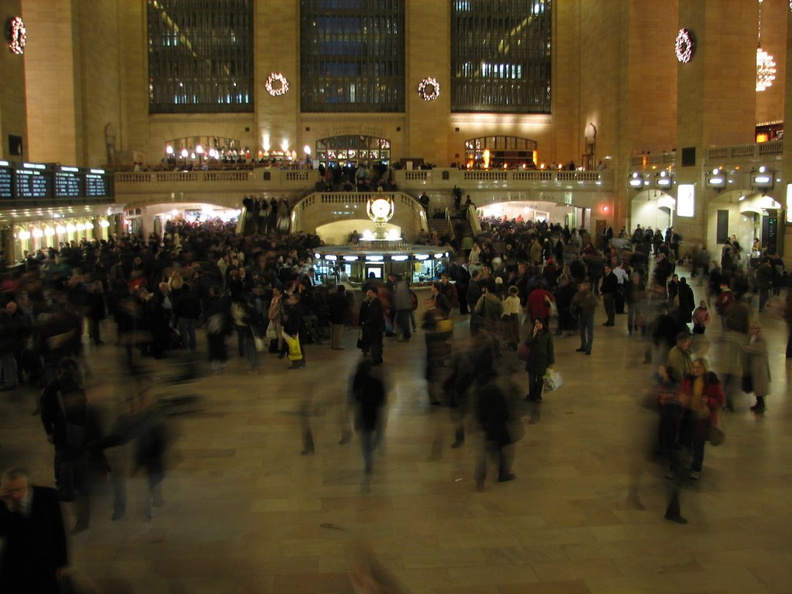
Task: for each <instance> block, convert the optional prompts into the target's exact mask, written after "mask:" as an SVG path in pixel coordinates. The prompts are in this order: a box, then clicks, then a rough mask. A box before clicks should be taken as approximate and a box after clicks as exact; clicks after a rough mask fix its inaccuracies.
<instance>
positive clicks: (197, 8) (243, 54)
mask: <svg viewBox="0 0 792 594" xmlns="http://www.w3.org/2000/svg"><path fill="white" fill-rule="evenodd" d="M147 15H148V51H149V54H148V67H149V112H150V113H226V112H252V111H253V0H223V2H207V1H206V0H148V13H147Z"/></svg>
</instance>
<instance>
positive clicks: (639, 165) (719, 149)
mask: <svg viewBox="0 0 792 594" xmlns="http://www.w3.org/2000/svg"><path fill="white" fill-rule="evenodd" d="M783 156H784V141H783V140H771V141H769V142H756V143H753V144H736V145H733V146H713V147H711V148H708V149H707V152H706V161H705V164H706V165H727V164H731V163H734V164H740V163H755V164H757V165H761V164H763V163H767V162H768V161H778V160H781V159H782V158H783ZM675 162H676V152H675V151H672V152H668V153H658V154H656V155H636V156H634V157H631V158H630V167H631V168H632V169H644V168H649V167H652V166H657V165H660V166H662V167H666V166H668V165H673V164H674V163H675Z"/></svg>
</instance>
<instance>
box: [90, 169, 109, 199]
mask: <svg viewBox="0 0 792 594" xmlns="http://www.w3.org/2000/svg"><path fill="white" fill-rule="evenodd" d="M109 185H110V184H108V183H107V177H106V176H104V175H102V174H99V173H86V174H85V195H86V196H90V197H104V196H108V195H109V191H110V188H109Z"/></svg>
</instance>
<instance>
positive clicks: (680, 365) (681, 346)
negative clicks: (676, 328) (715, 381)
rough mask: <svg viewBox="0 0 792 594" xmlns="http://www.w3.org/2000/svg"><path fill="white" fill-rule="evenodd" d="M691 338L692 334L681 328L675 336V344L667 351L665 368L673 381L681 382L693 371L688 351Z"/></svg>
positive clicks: (691, 358) (691, 359)
mask: <svg viewBox="0 0 792 594" xmlns="http://www.w3.org/2000/svg"><path fill="white" fill-rule="evenodd" d="M691 338H692V334H690V332H689V331H687V330H682V331H681V332H679V333H678V334H677V336H676V345H675V346H674V348H672V349H671V350H670V351H668V359H667V360H666V368H667V369H668V375H670V376H671V378H672V379H673V380H674V381H677V382H681V381H682V380H683V379H684V378H685V377H687V376H688V375H690V374H691V373H693V357H692V356H691V353H690V343H691Z"/></svg>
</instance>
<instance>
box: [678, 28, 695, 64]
mask: <svg viewBox="0 0 792 594" xmlns="http://www.w3.org/2000/svg"><path fill="white" fill-rule="evenodd" d="M695 48H696V42H695V40H694V39H693V33H691V32H690V31H688V30H687V29H680V30H679V33H677V36H676V41H675V42H674V53H676V57H677V60H679V61H680V62H682V63H683V64H687V63H688V62H690V61H691V60H692V59H693V50H694V49H695Z"/></svg>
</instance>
